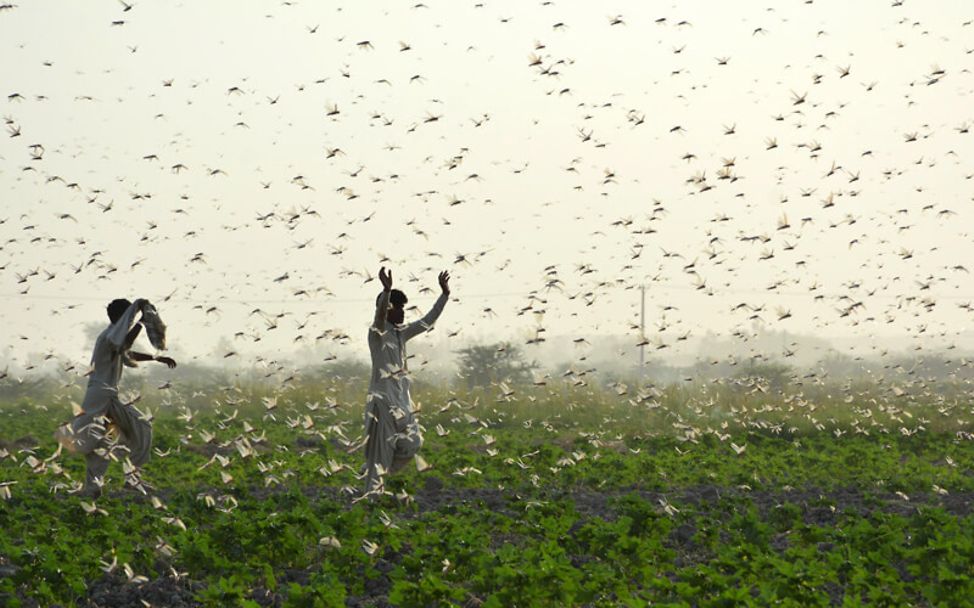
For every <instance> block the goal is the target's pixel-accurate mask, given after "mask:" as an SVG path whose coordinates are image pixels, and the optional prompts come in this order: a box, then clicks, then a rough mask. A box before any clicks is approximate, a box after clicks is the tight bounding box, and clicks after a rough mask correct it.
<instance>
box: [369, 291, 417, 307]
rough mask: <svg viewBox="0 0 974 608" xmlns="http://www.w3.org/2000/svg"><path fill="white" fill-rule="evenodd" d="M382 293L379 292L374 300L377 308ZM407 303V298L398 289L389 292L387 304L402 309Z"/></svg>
mask: <svg viewBox="0 0 974 608" xmlns="http://www.w3.org/2000/svg"><path fill="white" fill-rule="evenodd" d="M382 293H383V292H379V296H378V297H377V298H376V299H375V304H376V306H378V305H379V302H380V301H381V300H382ZM408 301H409V298H407V297H406V294H404V293H403V292H401V291H399V290H398V289H393V290H391V291H390V292H389V302H390V303H391V304H392V305H393V306H395V307H396V308H402V307H404V306H405V305H406V302H408Z"/></svg>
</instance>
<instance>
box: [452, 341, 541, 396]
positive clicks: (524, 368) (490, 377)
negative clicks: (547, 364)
mask: <svg viewBox="0 0 974 608" xmlns="http://www.w3.org/2000/svg"><path fill="white" fill-rule="evenodd" d="M457 354H458V355H459V357H460V359H459V361H458V362H457V366H458V367H459V375H460V377H461V378H463V379H464V381H465V382H466V383H467V387H468V388H474V387H488V386H490V385H491V384H492V383H496V382H508V383H513V384H516V383H527V382H530V381H531V372H532V371H534V370H535V369H537V368H538V362H537V361H531V362H527V361H525V359H524V354H523V353H522V352H521V349H520V348H518V347H517V346H514V345H512V344H511V343H509V342H501V343H499V344H485V345H476V346H468V347H467V348H464V349H461V350H459V351H457Z"/></svg>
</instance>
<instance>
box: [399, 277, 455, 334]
mask: <svg viewBox="0 0 974 608" xmlns="http://www.w3.org/2000/svg"><path fill="white" fill-rule="evenodd" d="M439 282H440V289H441V290H442V291H441V293H440V297H439V298H437V299H436V302H435V303H434V304H433V308H431V309H430V311H429V312H428V313H426V315H425V316H424V317H423V318H422V319H420V320H418V321H413V322H412V323H410V324H409V325H407V326H406V327H405V328H404V329H403V330H402V339H403V340H409V339H410V338H415V337H416V336H418V335H419V334H421V333H423V332H426V331H429V330H430V329H432V327H433V324H434V323H436V320H437V319H439V318H440V313H442V312H443V308H444V307H446V303H447V301H449V299H450V273H449V272H447V271H445V270H444V271H443V272H441V273H440V276H439Z"/></svg>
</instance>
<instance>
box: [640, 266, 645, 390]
mask: <svg viewBox="0 0 974 608" xmlns="http://www.w3.org/2000/svg"><path fill="white" fill-rule="evenodd" d="M645 341H646V286H645V285H640V286H639V342H640V344H639V378H640V380H641V379H642V378H643V377H644V376H645V375H646V367H645V364H646V345H645V344H643V342H645Z"/></svg>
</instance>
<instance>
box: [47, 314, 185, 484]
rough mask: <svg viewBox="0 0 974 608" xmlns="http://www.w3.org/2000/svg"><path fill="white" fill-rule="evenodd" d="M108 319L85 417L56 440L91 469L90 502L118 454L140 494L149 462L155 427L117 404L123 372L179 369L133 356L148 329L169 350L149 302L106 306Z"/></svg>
mask: <svg viewBox="0 0 974 608" xmlns="http://www.w3.org/2000/svg"><path fill="white" fill-rule="evenodd" d="M139 313H141V314H142V317H141V320H140V322H139V323H136V321H135V317H136V315H138V314H139ZM108 319H109V321H110V322H111V324H110V325H109V326H108V327H107V328H105V330H104V331H102V332H101V334H99V335H98V339H97V340H96V341H95V348H94V351H93V352H92V354H91V365H92V371H91V373H90V376H89V377H88V389H87V390H86V391H85V398H84V402H82V404H81V410H82V411H81V413H80V414H79V415H78V416H76V417H75V418H74V420H72V421H71V422H69V423H67V424H65V425H63V426H61V427H60V428H59V429H58V430H57V432H56V433H55V434H54V435H55V437H56V438H57V440H58V441H59V442H60V443H61V444H62V445H63V446H64V447H65V448H67V449H68V450H69V451H71V452H76V453H79V454H83V455H84V456H85V463H86V465H87V467H86V471H85V483H84V487H83V488H82V490H81V495H83V496H88V497H92V498H95V497H98V496H99V495H101V486H102V485H103V484H104V479H103V478H104V475H105V472H106V471H107V470H108V465H109V462H110V461H111V460H112V459H117V458H118V456H117V452H118V451H120V450H118V448H122V450H124V451H127V452H128V454H127V459H128V463H129V464H130V465H131V466H127V467H126V478H127V481H128V482H129V483H130V484H132V485H134V486H135V487H137V488H140V487H141V481H140V480H139V478H138V467H140V466H142V465H143V464H145V462H146V461H147V460H148V459H149V453H150V452H149V451H150V449H151V447H152V425H151V424H150V423H149V421H148V420H147V419H146V418H145V417H144V416H143V415H142V414H141V413H140V412H139V411H138V410H137V409H135V408H134V407H133V406H132V405H131V404H128V403H122V402H121V401H120V400H119V398H118V382H119V380H121V378H122V366H123V365H128V366H130V367H135V366H136V364H137V362H138V361H158V362H159V363H163V364H165V365H167V366H169V368H170V369H171V368H173V367H176V362H175V361H174V360H172V359H170V358H169V357H158V356H153V355H147V354H145V353H139V352H135V351H132V350H130V349H131V347H132V344H133V343H134V342H135V339H136V338H137V337H138V335H139V332H140V331H141V330H142V326H143V324H145V325H146V326H147V327H148V333H149V339H150V341H151V342H152V343H153V345H154V346H156V347H157V348H163V347H165V329H166V328H165V325H164V324H163V323H162V320H161V319H160V318H159V314H158V312H157V311H156V309H155V308H154V307H153V306H152V305H151V304H150V303H149V301H148V300H142V299H139V300H136V301H135V302H129V301H128V300H124V299H118V300H113V301H112V302H111V303H110V304H109V305H108ZM133 325H134V327H133ZM112 429H114V430H116V431H117V433H118V436H117V441H116V440H114V439H113V437H112V433H110V432H109V431H110V430H112Z"/></svg>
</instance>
